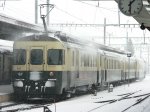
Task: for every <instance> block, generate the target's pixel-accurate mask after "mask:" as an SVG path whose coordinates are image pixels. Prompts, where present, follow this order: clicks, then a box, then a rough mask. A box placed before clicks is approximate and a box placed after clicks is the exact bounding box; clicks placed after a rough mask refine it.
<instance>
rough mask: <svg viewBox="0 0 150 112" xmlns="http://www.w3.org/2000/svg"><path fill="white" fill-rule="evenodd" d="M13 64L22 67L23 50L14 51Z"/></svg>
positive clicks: (24, 59) (24, 57)
mask: <svg viewBox="0 0 150 112" xmlns="http://www.w3.org/2000/svg"><path fill="white" fill-rule="evenodd" d="M13 55H14V57H13V58H14V60H13V61H14V64H15V65H24V64H25V63H26V50H25V49H14V54H13Z"/></svg>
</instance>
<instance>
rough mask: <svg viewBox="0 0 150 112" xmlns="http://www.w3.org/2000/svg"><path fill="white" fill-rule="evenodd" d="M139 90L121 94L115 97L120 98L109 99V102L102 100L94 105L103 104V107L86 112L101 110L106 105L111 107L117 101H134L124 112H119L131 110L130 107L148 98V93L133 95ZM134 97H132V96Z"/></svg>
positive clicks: (149, 95) (149, 94)
mask: <svg viewBox="0 0 150 112" xmlns="http://www.w3.org/2000/svg"><path fill="white" fill-rule="evenodd" d="M140 91H141V90H138V91H135V92H132V93H126V94H122V95H117V96H122V97H121V98H118V99H111V100H104V101H98V102H95V103H104V104H103V105H100V106H97V107H95V108H93V109H91V110H89V111H87V112H94V111H96V110H98V109H100V108H103V107H104V106H106V105H111V104H113V103H116V102H118V101H123V100H129V99H136V100H135V103H133V104H132V105H130V106H128V107H126V108H125V109H124V110H122V111H121V112H127V111H128V110H129V109H131V108H132V107H134V106H136V105H138V104H140V103H142V102H143V101H145V100H146V99H147V98H149V97H150V93H146V94H141V95H134V94H136V93H138V92H140ZM133 95H134V96H133Z"/></svg>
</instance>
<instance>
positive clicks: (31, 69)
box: [13, 36, 65, 99]
mask: <svg viewBox="0 0 150 112" xmlns="http://www.w3.org/2000/svg"><path fill="white" fill-rule="evenodd" d="M40 38H41V39H40ZM64 53H65V52H64V48H63V46H62V43H60V42H59V41H57V40H47V39H46V40H43V39H42V37H38V38H37V37H36V38H35V37H34V36H33V37H32V36H30V41H28V40H26V39H25V40H19V41H16V42H15V43H14V64H13V87H14V94H15V96H16V97H17V98H20V99H27V98H50V97H55V96H56V95H59V94H61V92H62V72H63V71H64V68H65V65H64V55H65V54H64Z"/></svg>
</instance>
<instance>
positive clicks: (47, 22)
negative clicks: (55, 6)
mask: <svg viewBox="0 0 150 112" xmlns="http://www.w3.org/2000/svg"><path fill="white" fill-rule="evenodd" d="M47 4H49V0H47ZM48 13H49V6H48V7H47V14H48ZM47 25H48V26H49V14H48V15H47Z"/></svg>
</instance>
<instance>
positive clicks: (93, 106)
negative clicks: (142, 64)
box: [49, 75, 150, 112]
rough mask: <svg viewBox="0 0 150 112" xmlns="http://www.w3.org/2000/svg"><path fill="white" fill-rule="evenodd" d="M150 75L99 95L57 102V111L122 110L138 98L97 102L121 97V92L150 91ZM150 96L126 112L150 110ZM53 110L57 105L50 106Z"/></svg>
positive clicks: (92, 111)
mask: <svg viewBox="0 0 150 112" xmlns="http://www.w3.org/2000/svg"><path fill="white" fill-rule="evenodd" d="M149 85H150V75H147V76H146V78H145V79H144V80H142V81H137V82H134V83H131V84H129V85H128V84H126V85H122V86H119V87H115V88H114V90H113V92H108V91H101V92H98V94H97V96H94V95H85V96H80V97H76V98H71V99H69V100H67V101H63V102H59V103H57V104H56V112H121V111H123V110H124V109H126V108H127V107H129V106H130V105H132V104H134V103H135V101H136V100H137V99H135V98H132V99H126V100H121V101H116V102H115V103H112V104H108V102H106V103H95V102H99V101H105V100H112V99H119V98H120V96H117V95H120V94H125V93H132V92H135V94H133V95H131V96H135V95H140V94H146V93H150V87H149ZM149 105H150V97H149V98H148V99H146V100H145V101H144V102H141V103H140V104H138V105H136V106H134V107H132V108H130V109H128V110H127V111H125V112H150V107H149ZM49 108H50V109H51V110H52V111H53V112H55V106H54V105H52V106H50V107H49Z"/></svg>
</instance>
